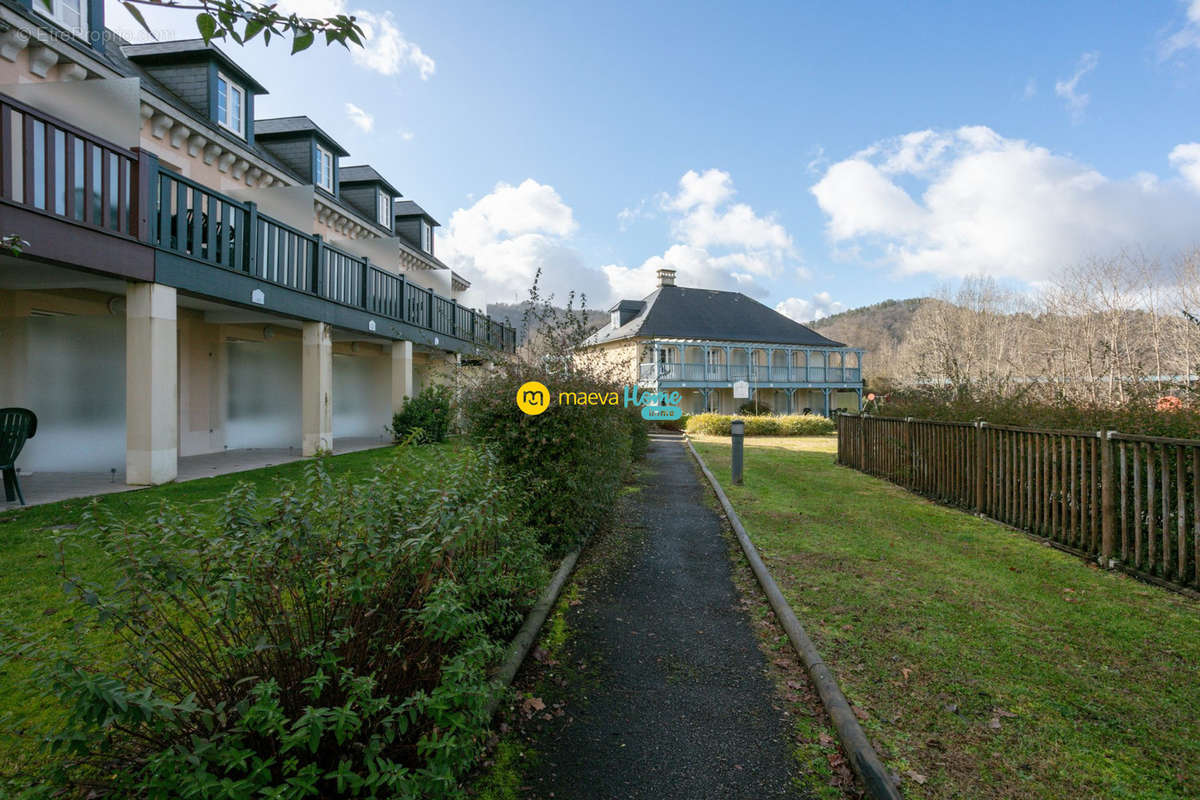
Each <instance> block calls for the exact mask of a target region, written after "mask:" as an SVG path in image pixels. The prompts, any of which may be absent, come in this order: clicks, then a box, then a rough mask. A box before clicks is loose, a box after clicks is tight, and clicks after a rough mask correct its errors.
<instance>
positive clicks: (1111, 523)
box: [1096, 431, 1116, 569]
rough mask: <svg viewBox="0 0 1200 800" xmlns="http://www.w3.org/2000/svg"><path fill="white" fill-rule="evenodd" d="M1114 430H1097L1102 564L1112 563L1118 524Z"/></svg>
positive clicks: (1105, 565) (1106, 565) (1108, 565)
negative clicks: (1115, 493)
mask: <svg viewBox="0 0 1200 800" xmlns="http://www.w3.org/2000/svg"><path fill="white" fill-rule="evenodd" d="M1112 433H1113V432H1112V431H1097V432H1096V437H1097V438H1098V439H1099V440H1100V566H1102V567H1104V568H1105V569H1108V568H1109V567H1110V566H1111V565H1112V555H1113V529H1114V527H1115V526H1116V497H1115V496H1114V492H1113V486H1114V483H1115V480H1114V478H1113V457H1112V440H1111V438H1110V437H1111V435H1112Z"/></svg>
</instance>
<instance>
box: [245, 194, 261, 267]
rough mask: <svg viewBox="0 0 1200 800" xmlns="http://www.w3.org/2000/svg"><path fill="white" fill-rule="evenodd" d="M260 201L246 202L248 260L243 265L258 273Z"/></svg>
mask: <svg viewBox="0 0 1200 800" xmlns="http://www.w3.org/2000/svg"><path fill="white" fill-rule="evenodd" d="M259 266H260V265H259V263H258V203H255V202H254V201H253V200H251V201H249V202H248V203H246V262H245V264H243V265H242V268H243V270H244V271H245V272H248V273H249V274H251V275H255V276H257V275H258V269H259Z"/></svg>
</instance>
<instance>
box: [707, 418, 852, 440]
mask: <svg viewBox="0 0 1200 800" xmlns="http://www.w3.org/2000/svg"><path fill="white" fill-rule="evenodd" d="M734 419H735V417H732V416H730V415H728V414H711V413H705V414H696V415H694V416H692V417H690V418H689V419H688V423H687V432H688V433H699V434H707V435H709V436H728V435H729V433H730V423H732V422H733V420H734ZM741 419H742V421H743V422H745V423H746V435H747V436H827V435H829V434H831V433H833V432H834V430H835V426H834V424H833V420H830V419H827V418H825V417H818V416H813V415H809V414H805V415H799V414H788V415H781V416H757V417H754V416H751V417H742V418H741Z"/></svg>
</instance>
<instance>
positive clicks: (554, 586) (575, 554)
mask: <svg viewBox="0 0 1200 800" xmlns="http://www.w3.org/2000/svg"><path fill="white" fill-rule="evenodd" d="M580 550H581V548H578V547H577V548H575V549H574V550H572V551H571V552H569V553H567V555H566V558H564V559H563V560H562V564H561V565H560V566H559V568H558V572H556V573H554V578H553V579H552V580H551V581H550V584H549V585H548V586H547V587H546V589H545V591H543V592H542V596H541V597H540V598H539V599H538V601H537V603H536V604H535V605H534V607H533V608H532V609H530V611H529V614H528V615H527V616H526V617H525V623H524V624H523V625H521V630H519V631H517V635H516V636H514V637H513V640H512V642H510V643H509V645H508V651H507V652H506V653H505V654H504V660H503V661H502V662H500V667H499V669H497V670H496V674H495V676H494V679H495V680H497V681H499V682H500V685H501V686H502V687H503V688H505V689H507V688H508V687H509V686H510V685H512V682H513V678H515V677H516V676H517V670H519V669H520V668H521V664H522V663H523V662H524V661H525V656H526V655H528V654H529V648H531V647H533V643H534V642H536V641H537V636H538V632H539V631H540V630H541V629H542V625H543V624H544V623H545V622H546V617H547V616H548V615H549V614H550V609H551V608H553V607H554V603H555V602H556V601H557V600H558V595H559V594H560V593H561V592H562V588H563V586H564V585H565V584H566V582H567V578H569V577H570V576H571V570H573V569H575V562H576V561H578V560H579V553H580ZM503 696H504V695H503V693H497V694H496V696H495V697H494V698H492V701H491V702H490V703H488V706H487V718H488V720H489V721H490V720H491V719H492V717H494V716H495V715H496V709H497V708H499V707H500V701H501V699H503Z"/></svg>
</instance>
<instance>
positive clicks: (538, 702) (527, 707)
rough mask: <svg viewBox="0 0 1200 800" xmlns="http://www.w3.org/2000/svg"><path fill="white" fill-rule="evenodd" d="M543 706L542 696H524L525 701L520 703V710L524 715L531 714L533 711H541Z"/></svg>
mask: <svg viewBox="0 0 1200 800" xmlns="http://www.w3.org/2000/svg"><path fill="white" fill-rule="evenodd" d="M545 707H546V704H545V703H543V702H542V698H540V697H526V698H525V702H523V703H521V710H522V711H524V712H525V713H526V715H529V714H533V713H534V712H535V711H541V710H543V709H544V708H545Z"/></svg>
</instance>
